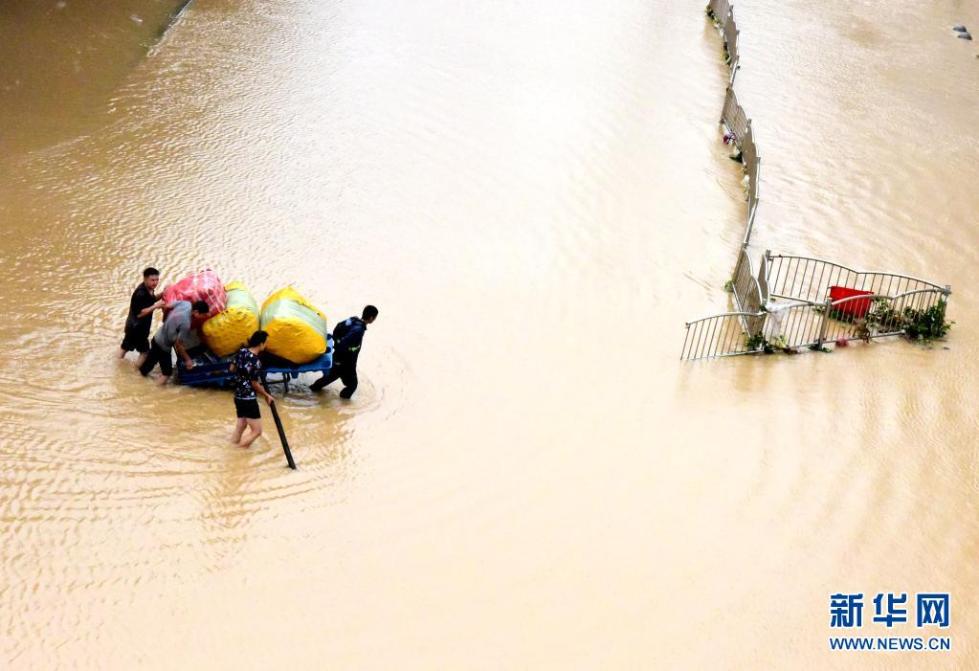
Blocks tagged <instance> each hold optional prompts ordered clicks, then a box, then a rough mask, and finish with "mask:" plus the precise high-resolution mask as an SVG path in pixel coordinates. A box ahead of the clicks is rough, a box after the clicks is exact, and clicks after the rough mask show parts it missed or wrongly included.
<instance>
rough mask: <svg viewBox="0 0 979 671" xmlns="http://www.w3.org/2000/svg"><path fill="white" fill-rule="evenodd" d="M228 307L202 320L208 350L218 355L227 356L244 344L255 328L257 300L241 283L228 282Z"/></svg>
mask: <svg viewBox="0 0 979 671" xmlns="http://www.w3.org/2000/svg"><path fill="white" fill-rule="evenodd" d="M224 288H225V290H226V291H227V292H228V307H227V308H225V309H224V310H223V311H222V312H220V313H218V314H217V315H215V316H214V317H212V318H211V319H208V320H207V321H206V322H204V326H202V327H201V331H203V334H204V342H205V343H207V347H208V349H210V350H211V351H212V352H214V353H215V354H217V355H218V356H229V355H231V354H234V353H235V352H237V351H238V349H239V348H240V347H244V345H245V343H247V342H248V338H249V337H251V335H252V333H254V332H255V331H257V330H258V303H256V302H255V299H254V298H253V297H252V295H251V293H250V292H249V291H248V288H247V287H246V286H245V285H244V284H243V283H241V282H237V281H236V282H229V283H228V284H227V285H226V286H225V287H224Z"/></svg>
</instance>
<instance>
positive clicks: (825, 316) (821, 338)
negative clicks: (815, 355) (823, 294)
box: [816, 298, 833, 347]
mask: <svg viewBox="0 0 979 671" xmlns="http://www.w3.org/2000/svg"><path fill="white" fill-rule="evenodd" d="M832 304H833V299H832V298H827V299H826V302H825V303H824V304H823V306H824V307H823V321H822V322H820V324H819V338H817V339H816V347H822V346H823V341H825V340H826V328H827V327H828V326H829V307H830V306H831V305H832Z"/></svg>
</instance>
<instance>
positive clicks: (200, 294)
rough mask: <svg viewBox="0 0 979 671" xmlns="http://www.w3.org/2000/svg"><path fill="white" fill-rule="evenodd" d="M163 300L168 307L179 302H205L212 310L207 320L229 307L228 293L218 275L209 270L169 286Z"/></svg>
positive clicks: (165, 290)
mask: <svg viewBox="0 0 979 671" xmlns="http://www.w3.org/2000/svg"><path fill="white" fill-rule="evenodd" d="M163 300H164V301H165V302H166V304H167V305H168V306H169V305H173V304H174V303H176V302H178V301H189V302H191V303H193V302H195V301H204V302H205V303H207V306H208V307H209V308H211V309H210V311H209V312H208V313H207V319H210V318H211V317H213V316H214V315H216V314H217V313H219V312H221V311H222V310H224V308H225V307H226V306H227V304H228V293H227V292H226V291H225V290H224V284H223V283H222V282H221V278H219V277H218V275H217V273H215V272H214V271H213V270H210V269H208V270H202V271H200V272H199V273H191V274H190V275H188V276H187V277H185V278H183V279H182V280H180V281H179V282H175V283H174V284H171V285H170V286H168V287H167V288H166V289H164V290H163Z"/></svg>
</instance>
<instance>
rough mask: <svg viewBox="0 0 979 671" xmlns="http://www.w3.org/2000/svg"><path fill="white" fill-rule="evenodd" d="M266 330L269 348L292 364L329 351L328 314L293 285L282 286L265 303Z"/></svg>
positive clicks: (263, 319) (264, 329) (263, 323)
mask: <svg viewBox="0 0 979 671" xmlns="http://www.w3.org/2000/svg"><path fill="white" fill-rule="evenodd" d="M261 323H262V330H263V331H268V334H269V344H268V351H269V352H271V353H272V354H274V355H275V356H279V357H282V358H283V359H286V360H287V361H291V362H292V363H309V362H310V361H312V360H313V359H315V358H317V357H318V356H320V355H321V354H323V352H325V351H326V333H327V331H326V315H324V314H323V313H322V312H320V311H319V310H317V309H316V308H315V307H313V305H312V304H311V303H310V302H309V301H307V300H306V299H305V298H303V297H302V296H301V295H300V294H299V292H298V291H296V290H295V289H293V288H292V287H286V288H285V289H279V290H278V291H276V292H275V293H274V294H272V295H271V296H269V297H268V298H266V299H265V302H264V303H262V315H261Z"/></svg>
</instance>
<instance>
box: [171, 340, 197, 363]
mask: <svg viewBox="0 0 979 671" xmlns="http://www.w3.org/2000/svg"><path fill="white" fill-rule="evenodd" d="M173 348H174V349H175V350H177V356H179V357H180V358H181V359H183V360H184V368H186V369H187V370H190V369H191V368H193V367H194V360H193V359H191V358H190V355H189V354H187V348H186V347H184V344H183V342H181V341H180V339H179V338H178V339H177V342H175V343H173Z"/></svg>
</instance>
